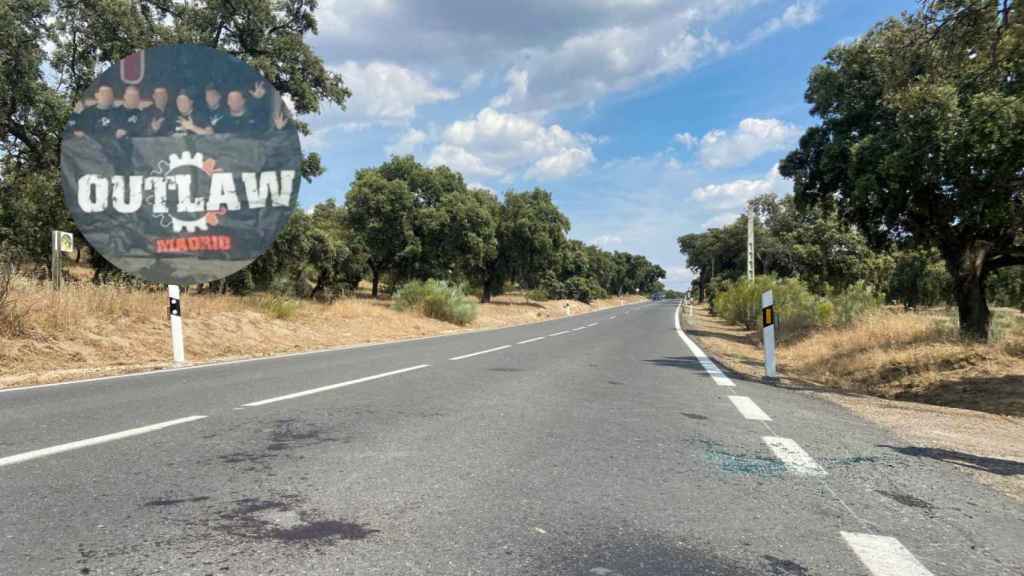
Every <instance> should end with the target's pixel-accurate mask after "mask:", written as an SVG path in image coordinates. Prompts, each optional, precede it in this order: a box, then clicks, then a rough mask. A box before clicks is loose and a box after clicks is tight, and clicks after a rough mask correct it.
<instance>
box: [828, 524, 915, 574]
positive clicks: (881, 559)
mask: <svg viewBox="0 0 1024 576" xmlns="http://www.w3.org/2000/svg"><path fill="white" fill-rule="evenodd" d="M840 534H842V536H843V540H846V544H847V545H848V546H849V547H850V549H851V550H853V553H854V554H856V555H857V558H858V559H859V560H860V561H861V563H862V564H864V566H865V567H866V568H867V569H868V570H870V571H871V574H873V575H874V576H934V575H933V574H932V573H931V572H929V571H928V569H927V568H925V567H924V566H923V565H922V564H921V563H920V562H918V560H917V558H915V557H914V555H913V554H911V553H910V550H907V549H906V547H904V546H903V544H901V543H900V541H899V540H897V539H895V538H892V537H890V536H877V535H875V534H857V533H854V532H840Z"/></svg>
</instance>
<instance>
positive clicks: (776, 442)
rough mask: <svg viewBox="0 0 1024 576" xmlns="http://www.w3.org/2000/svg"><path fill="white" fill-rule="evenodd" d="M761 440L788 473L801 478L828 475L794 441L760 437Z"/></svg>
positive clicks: (775, 437)
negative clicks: (780, 461)
mask: <svg viewBox="0 0 1024 576" xmlns="http://www.w3.org/2000/svg"><path fill="white" fill-rule="evenodd" d="M761 440H763V441H764V443H765V444H767V445H768V448H770V449H771V451H772V453H773V454H775V457H776V458H778V459H779V460H782V463H783V464H785V465H786V468H787V469H788V470H789V471H790V472H792V473H794V474H799V475H801V476H826V475H828V473H827V472H825V470H824V469H823V468H822V467H821V466H818V463H817V462H815V461H814V458H811V455H810V454H808V453H807V452H805V451H804V449H803V448H801V447H800V445H799V444H797V443H796V442H795V441H793V440H791V439H789V438H782V437H780V436H762V437H761Z"/></svg>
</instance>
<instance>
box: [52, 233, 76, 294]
mask: <svg viewBox="0 0 1024 576" xmlns="http://www.w3.org/2000/svg"><path fill="white" fill-rule="evenodd" d="M50 237H51V242H50V280H51V282H52V283H53V289H54V290H60V289H61V288H63V287H64V275H63V274H62V273H61V265H62V264H63V258H61V254H70V253H72V252H74V250H75V237H74V236H72V235H71V232H61V231H60V230H53V231H52V233H51V235H50Z"/></svg>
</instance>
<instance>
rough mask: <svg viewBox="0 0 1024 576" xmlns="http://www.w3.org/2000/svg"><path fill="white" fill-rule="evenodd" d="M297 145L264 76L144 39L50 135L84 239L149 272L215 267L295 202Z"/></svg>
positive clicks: (206, 53) (243, 261)
mask: <svg viewBox="0 0 1024 576" xmlns="http://www.w3.org/2000/svg"><path fill="white" fill-rule="evenodd" d="M301 164H302V150H301V148H300V145H299V135H298V131H297V130H296V126H295V122H294V120H293V119H292V115H291V112H290V111H289V110H288V107H287V105H286V104H285V103H284V102H282V100H281V97H280V95H279V94H278V93H277V91H276V90H274V88H273V86H271V85H270V83H269V82H267V81H266V80H265V79H264V78H263V76H261V75H260V73H259V72H257V71H256V70H255V69H253V68H252V67H250V66H249V65H247V64H245V63H244V62H242V61H240V60H238V59H237V58H234V57H233V56H230V55H228V54H225V53H223V52H220V51H218V50H215V49H213V48H209V47H206V46H199V45H192V44H178V45H168V46H158V47H154V48H147V49H145V50H141V51H139V52H136V53H134V54H132V55H131V56H128V57H127V58H125V59H123V60H121V61H120V62H119V63H117V64H116V65H114V66H112V67H111V68H109V69H108V70H106V71H105V72H103V73H102V74H100V75H99V77H98V78H97V79H96V81H95V82H94V83H93V84H92V86H90V87H89V89H88V90H87V91H86V93H84V94H81V95H80V96H79V100H78V102H77V103H76V105H75V111H74V113H73V114H72V115H71V118H70V119H69V120H68V125H67V127H66V129H65V134H64V141H63V145H62V146H61V182H62V185H63V189H64V201H65V203H66V204H67V207H68V209H69V210H70V211H71V215H72V217H73V218H74V220H75V223H76V224H77V225H78V229H79V230H80V231H81V233H82V235H83V236H84V237H85V239H86V241H88V243H89V245H90V246H92V248H93V249H94V250H97V251H98V252H99V253H100V254H102V255H103V257H104V258H106V259H107V260H109V261H110V262H111V263H112V264H114V265H115V266H117V267H118V268H120V269H121V270H123V271H125V272H127V273H130V274H132V275H134V276H136V277H138V278H141V279H143V280H147V281H150V282H157V283H160V284H178V285H189V284H201V283H204V282H210V281H213V280H219V279H221V278H224V277H226V276H228V275H230V274H232V273H234V272H237V271H238V270H241V269H242V268H244V267H245V266H247V265H248V264H249V263H250V262H252V261H253V260H255V259H256V258H257V257H259V256H260V255H261V254H263V253H264V252H265V251H266V250H267V249H268V248H269V247H270V245H271V244H272V243H273V242H274V239H275V238H276V237H277V235H278V233H279V232H280V231H281V229H282V228H283V227H284V226H285V224H286V223H287V222H288V218H289V216H290V215H291V213H292V210H293V209H294V208H295V207H296V206H298V195H299V182H300V180H301V173H300V169H301Z"/></svg>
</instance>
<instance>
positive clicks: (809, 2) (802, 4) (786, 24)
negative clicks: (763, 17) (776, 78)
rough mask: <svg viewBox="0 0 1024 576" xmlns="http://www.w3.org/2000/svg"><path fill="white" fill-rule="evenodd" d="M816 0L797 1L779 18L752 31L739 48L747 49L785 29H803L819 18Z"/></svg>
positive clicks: (819, 12) (819, 13)
mask: <svg viewBox="0 0 1024 576" xmlns="http://www.w3.org/2000/svg"><path fill="white" fill-rule="evenodd" d="M819 8H820V7H819V1H818V0H797V1H796V2H794V3H793V4H790V5H789V6H787V7H786V10H785V11H784V12H783V13H782V15H781V16H776V17H775V18H772V19H771V20H769V21H767V22H765V23H764V24H762V25H761V26H759V27H757V28H755V29H754V31H753V32H751V33H750V36H749V37H748V38H747V40H746V41H745V42H744V43H743V44H742V45H741V47H747V46H750V45H751V44H754V43H756V42H760V41H761V40H764V39H765V38H767V37H769V36H771V35H772V34H775V33H777V32H779V31H780V30H784V29H786V28H793V29H796V28H803V27H804V26H808V25H810V24H813V23H814V22H816V21H817V20H818V18H820V17H821V11H820V9H819Z"/></svg>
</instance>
